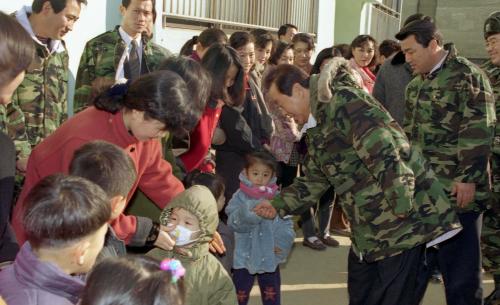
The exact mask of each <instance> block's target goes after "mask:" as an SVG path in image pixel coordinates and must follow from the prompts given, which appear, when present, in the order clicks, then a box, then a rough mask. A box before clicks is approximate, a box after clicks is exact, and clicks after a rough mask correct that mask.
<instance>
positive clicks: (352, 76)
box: [309, 57, 363, 116]
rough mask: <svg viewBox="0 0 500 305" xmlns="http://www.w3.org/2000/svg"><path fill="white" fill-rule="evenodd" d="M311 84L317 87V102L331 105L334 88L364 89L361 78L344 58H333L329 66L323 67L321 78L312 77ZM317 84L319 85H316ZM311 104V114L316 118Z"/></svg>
mask: <svg viewBox="0 0 500 305" xmlns="http://www.w3.org/2000/svg"><path fill="white" fill-rule="evenodd" d="M311 80H312V81H310V82H309V84H310V86H311V85H313V87H314V86H317V100H318V101H319V102H320V103H329V102H330V100H331V98H332V97H333V94H334V93H335V92H334V91H335V89H334V88H338V87H343V86H346V87H354V88H359V89H362V85H361V84H362V82H363V80H362V79H361V76H359V74H358V73H357V72H356V71H354V70H353V69H352V68H351V67H350V64H349V61H348V60H346V59H344V58H342V57H335V58H333V59H332V60H331V61H330V62H329V63H328V64H326V65H325V66H324V67H323V70H321V73H320V74H319V77H318V76H317V77H314V78H312V77H311ZM314 82H317V84H314ZM313 100H315V99H313V98H311V103H313ZM312 106H313V105H312V104H311V113H312V114H313V116H315V112H314V111H312V109H313V108H312Z"/></svg>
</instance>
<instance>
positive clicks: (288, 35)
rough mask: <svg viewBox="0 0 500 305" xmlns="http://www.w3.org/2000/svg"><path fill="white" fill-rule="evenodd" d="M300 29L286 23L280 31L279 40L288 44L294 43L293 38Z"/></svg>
mask: <svg viewBox="0 0 500 305" xmlns="http://www.w3.org/2000/svg"><path fill="white" fill-rule="evenodd" d="M298 31H299V29H298V28H297V26H295V25H293V24H290V23H285V24H283V25H282V26H280V28H279V29H278V39H279V40H280V41H283V42H286V43H292V39H293V36H295V34H297V32H298Z"/></svg>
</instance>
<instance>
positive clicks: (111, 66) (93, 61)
mask: <svg viewBox="0 0 500 305" xmlns="http://www.w3.org/2000/svg"><path fill="white" fill-rule="evenodd" d="M118 28H119V27H118V26H117V27H116V28H115V29H114V30H112V31H108V32H105V33H103V34H101V35H99V36H97V37H94V38H92V39H91V40H90V41H88V42H87V44H86V45H85V49H84V50H83V54H82V57H81V58H80V64H79V66H78V73H77V77H76V85H75V98H74V109H75V112H77V111H79V110H82V109H83V108H85V107H86V106H88V104H89V103H90V102H91V101H89V98H90V94H91V89H92V82H93V81H94V80H95V79H97V78H101V77H104V78H109V79H115V75H116V69H117V67H118V64H119V63H120V59H121V57H122V55H123V52H124V51H125V48H126V45H125V42H124V41H123V39H122V38H121V36H120V33H119V31H118ZM142 46H143V50H142V54H143V61H142V62H143V64H144V63H145V68H146V71H148V72H152V71H154V70H156V69H157V68H158V66H159V65H160V63H161V62H162V61H163V60H164V59H165V58H167V57H169V56H171V53H170V52H169V51H168V50H166V49H164V48H163V47H161V46H159V45H157V44H155V43H153V42H152V41H150V40H147V39H143V44H142Z"/></svg>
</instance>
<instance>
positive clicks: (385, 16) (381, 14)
mask: <svg viewBox="0 0 500 305" xmlns="http://www.w3.org/2000/svg"><path fill="white" fill-rule="evenodd" d="M385 2H388V4H389V5H396V6H397V10H393V9H392V8H391V6H388V5H381V4H372V5H371V27H370V35H372V36H373V37H374V38H375V39H376V40H377V41H378V42H379V43H380V42H382V41H383V40H385V39H393V40H394V39H395V38H394V35H396V33H397V32H398V31H399V25H400V13H399V8H400V1H398V0H384V3H385Z"/></svg>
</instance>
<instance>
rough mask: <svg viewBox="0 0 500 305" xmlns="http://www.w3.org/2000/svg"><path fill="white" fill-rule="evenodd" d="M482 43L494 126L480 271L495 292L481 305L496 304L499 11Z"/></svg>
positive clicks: (499, 281)
mask: <svg viewBox="0 0 500 305" xmlns="http://www.w3.org/2000/svg"><path fill="white" fill-rule="evenodd" d="M484 39H485V40H486V51H487V52H488V55H489V57H490V58H489V60H488V61H487V62H486V63H484V65H483V66H482V67H481V68H482V69H483V71H484V72H485V73H486V75H487V76H488V78H489V79H490V82H491V87H492V89H493V94H494V96H495V105H496V115H497V123H496V129H495V139H494V141H493V146H492V157H491V173H492V176H493V177H492V178H493V179H492V187H493V190H492V198H491V205H490V208H489V209H488V210H487V211H486V212H484V215H483V232H482V236H481V240H482V250H483V267H484V269H485V270H487V271H489V272H491V273H492V274H493V279H494V281H495V289H493V292H492V293H491V294H490V295H489V296H488V297H487V298H486V299H485V300H484V304H485V305H494V304H500V122H499V120H500V11H497V12H494V13H492V14H491V15H490V16H489V17H488V18H487V19H486V21H485V23H484Z"/></svg>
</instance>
